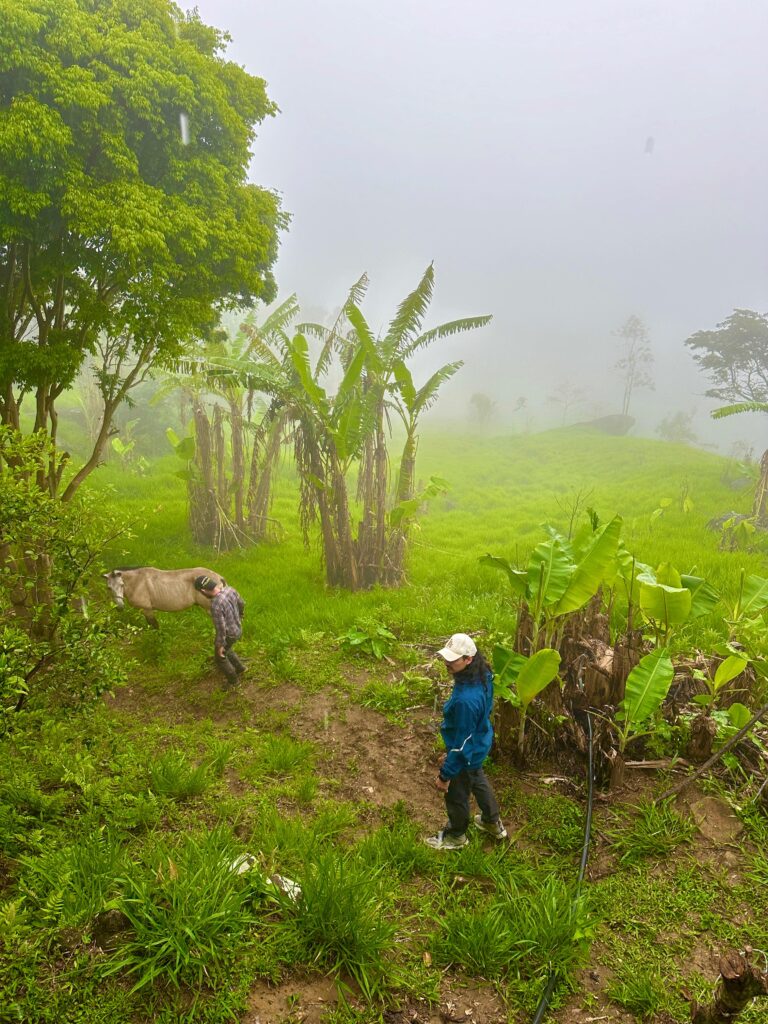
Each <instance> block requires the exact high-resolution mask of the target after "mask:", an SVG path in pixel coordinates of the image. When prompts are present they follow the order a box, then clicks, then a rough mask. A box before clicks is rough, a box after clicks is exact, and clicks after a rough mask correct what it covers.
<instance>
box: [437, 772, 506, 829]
mask: <svg viewBox="0 0 768 1024" xmlns="http://www.w3.org/2000/svg"><path fill="white" fill-rule="evenodd" d="M470 794H472V795H473V796H474V798H475V800H477V804H478V807H479V808H480V811H481V813H482V815H483V821H498V820H499V802H498V800H497V799H496V794H495V793H494V792H493V788H492V787H491V784H490V782H489V781H488V776H487V775H486V774H485V772H484V771H483V769H482V768H467V769H465V770H464V771H463V772H459V774H458V775H455V776H454V777H453V778H452V779H451V781H450V782H449V783H448V792H447V793H446V794H445V809H446V811H447V812H448V825H447V826H446V827H445V829H444V832H445V834H446V835H449V836H463V835H464V833H465V832H466V831H467V829H468V828H469V822H470V810H469V797H470Z"/></svg>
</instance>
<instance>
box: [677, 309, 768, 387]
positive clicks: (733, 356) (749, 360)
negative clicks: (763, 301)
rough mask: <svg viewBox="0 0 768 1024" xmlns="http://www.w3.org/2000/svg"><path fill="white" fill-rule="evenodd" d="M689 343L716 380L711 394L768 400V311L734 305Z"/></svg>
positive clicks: (711, 378) (693, 336) (701, 364)
mask: <svg viewBox="0 0 768 1024" xmlns="http://www.w3.org/2000/svg"><path fill="white" fill-rule="evenodd" d="M685 344H686V345H687V346H688V348H690V349H692V350H693V358H694V359H695V360H696V362H697V363H698V364H699V367H700V368H701V369H702V370H703V371H704V372H705V373H706V374H707V376H708V377H709V378H710V380H711V381H712V382H713V384H714V387H711V388H710V389H709V390H708V391H707V395H709V397H710V398H717V399H719V400H720V401H724V402H767V401H768V314H761V313H756V312H754V311H753V310H751V309H734V311H733V313H731V315H730V316H729V317H728V318H727V319H726V320H723V322H722V323H719V324H718V325H717V327H716V328H715V329H714V330H713V331H697V332H696V334H693V335H691V337H690V338H688V340H687V341H686V343H685Z"/></svg>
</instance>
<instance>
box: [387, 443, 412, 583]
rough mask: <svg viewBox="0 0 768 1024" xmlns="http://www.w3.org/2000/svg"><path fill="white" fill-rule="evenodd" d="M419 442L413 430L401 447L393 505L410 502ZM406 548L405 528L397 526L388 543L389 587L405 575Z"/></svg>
mask: <svg viewBox="0 0 768 1024" xmlns="http://www.w3.org/2000/svg"><path fill="white" fill-rule="evenodd" d="M418 445H419V441H418V438H417V436H416V434H415V432H414V431H413V430H409V431H408V435H407V437H406V439H405V445H404V446H403V455H402V458H401V460H400V472H399V474H398V477H397V491H396V492H395V504H397V505H399V504H400V503H401V502H403V501H410V500H411V498H413V496H414V494H415V491H416V450H417V448H418ZM407 546H408V529H407V527H402V526H398V527H396V528H395V529H394V530H393V531H392V534H391V537H390V541H389V556H388V559H387V583H388V584H389V585H390V586H398V585H399V584H401V583H402V582H403V577H404V575H405V570H404V565H405V553H406V549H407Z"/></svg>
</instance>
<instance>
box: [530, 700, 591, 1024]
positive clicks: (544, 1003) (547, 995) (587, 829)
mask: <svg viewBox="0 0 768 1024" xmlns="http://www.w3.org/2000/svg"><path fill="white" fill-rule="evenodd" d="M585 715H586V718H587V736H588V739H589V742H588V744H587V752H588V753H587V816H586V820H585V822H584V846H583V847H582V850H581V864H580V865H579V876H578V881H577V883H576V898H577V899H578V897H579V895H580V893H581V883H582V882H583V881H584V872H585V871H586V870H587V859H588V857H589V841H590V838H591V835H592V802H593V799H594V771H593V765H592V718H591V717H590V714H589V711H586V712H585ZM556 984H557V971H550V973H549V978H548V979H547V986H546V988H545V989H544V991H543V993H542V995H541V999H540V1000H539V1005H538V1006H537V1007H536V1013H535V1014H534V1016H533V1021H532V1024H541V1021H542V1020H543V1019H544V1014H545V1013H546V1012H547V1007H548V1006H549V1001H550V999H551V998H552V993H553V992H554V991H555V985H556Z"/></svg>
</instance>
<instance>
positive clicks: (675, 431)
mask: <svg viewBox="0 0 768 1024" xmlns="http://www.w3.org/2000/svg"><path fill="white" fill-rule="evenodd" d="M693 417H694V413H692V412H683V411H682V410H681V411H680V412H675V413H671V414H670V415H669V416H665V417H664V419H663V420H662V421H661V423H660V424H659V425H658V427H656V433H657V434H658V435H659V437H660V438H661V439H662V441H670V442H672V443H673V444H696V442H697V440H698V438H697V437H696V434H695V432H694V430H693V428H692V426H691V424H692V421H693Z"/></svg>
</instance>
